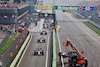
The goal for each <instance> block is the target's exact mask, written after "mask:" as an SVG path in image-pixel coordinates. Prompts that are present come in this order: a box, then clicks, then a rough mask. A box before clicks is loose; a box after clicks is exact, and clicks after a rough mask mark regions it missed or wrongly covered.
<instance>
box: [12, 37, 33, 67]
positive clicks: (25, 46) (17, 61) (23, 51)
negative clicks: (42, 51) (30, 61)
mask: <svg viewBox="0 0 100 67" xmlns="http://www.w3.org/2000/svg"><path fill="white" fill-rule="evenodd" d="M30 39H31V36H30V38H29V40H30ZM29 40H28V41H27V44H28V42H29ZM27 44H26V45H25V47H24V49H23V51H22V53H21V55H20V56H19V58H18V60H17V62H16V64H15V66H14V67H17V64H18V62H19V61H20V58H21V56H22V55H23V52H24V50H25V48H26V46H27Z"/></svg>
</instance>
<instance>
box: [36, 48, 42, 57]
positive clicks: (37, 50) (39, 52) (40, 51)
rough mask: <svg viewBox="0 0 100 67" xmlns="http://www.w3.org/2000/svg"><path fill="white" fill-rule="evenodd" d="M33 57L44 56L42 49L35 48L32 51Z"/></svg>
mask: <svg viewBox="0 0 100 67" xmlns="http://www.w3.org/2000/svg"><path fill="white" fill-rule="evenodd" d="M34 55H44V52H43V50H42V48H37V49H36V50H34Z"/></svg>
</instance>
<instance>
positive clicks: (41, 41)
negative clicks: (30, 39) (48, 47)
mask: <svg viewBox="0 0 100 67" xmlns="http://www.w3.org/2000/svg"><path fill="white" fill-rule="evenodd" d="M37 43H45V39H44V38H43V37H41V38H40V39H38V40H37Z"/></svg>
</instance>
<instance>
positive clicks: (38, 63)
mask: <svg viewBox="0 0 100 67" xmlns="http://www.w3.org/2000/svg"><path fill="white" fill-rule="evenodd" d="M32 24H33V23H32ZM40 25H41V24H40ZM31 26H34V24H33V25H31ZM32 28H34V27H32ZM42 30H45V31H47V32H48V33H47V35H40V32H38V31H37V32H36V31H35V32H33V31H31V30H30V32H31V34H32V40H31V42H30V44H29V46H28V48H27V50H26V52H25V55H24V57H23V59H22V61H21V63H20V64H19V67H45V63H46V51H47V40H48V36H49V34H50V30H49V29H42ZM40 37H44V38H45V43H37V39H38V38H40ZM36 48H42V49H43V50H44V55H43V56H34V50H35V49H36ZM48 60H49V59H48ZM48 63H49V62H48ZM48 65H49V64H48Z"/></svg>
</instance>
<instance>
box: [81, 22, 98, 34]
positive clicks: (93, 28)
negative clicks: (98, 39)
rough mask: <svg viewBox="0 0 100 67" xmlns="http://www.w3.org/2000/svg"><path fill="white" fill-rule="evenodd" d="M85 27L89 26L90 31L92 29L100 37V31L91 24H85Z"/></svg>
mask: <svg viewBox="0 0 100 67" xmlns="http://www.w3.org/2000/svg"><path fill="white" fill-rule="evenodd" d="M83 23H84V24H85V25H87V26H88V27H89V28H90V29H92V30H93V31H94V32H96V33H97V34H98V35H100V29H99V28H97V27H96V26H94V25H93V24H91V23H89V22H83Z"/></svg>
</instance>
